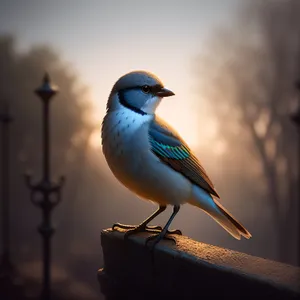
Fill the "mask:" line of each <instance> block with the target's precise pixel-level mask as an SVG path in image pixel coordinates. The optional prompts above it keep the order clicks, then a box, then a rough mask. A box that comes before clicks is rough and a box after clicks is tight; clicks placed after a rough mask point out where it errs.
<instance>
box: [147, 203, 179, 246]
mask: <svg viewBox="0 0 300 300" xmlns="http://www.w3.org/2000/svg"><path fill="white" fill-rule="evenodd" d="M179 210H180V205H174V208H173V213H172V215H171V217H170V219H169V220H168V222H167V224H166V225H165V227H164V228H163V230H162V231H161V232H160V233H159V234H156V235H153V236H150V237H148V238H147V240H146V245H147V244H148V243H149V242H150V241H152V245H151V246H150V248H151V250H153V249H154V247H155V245H156V244H157V243H158V242H159V241H160V240H162V239H163V238H164V237H165V235H166V234H167V233H168V228H169V226H170V224H171V223H172V221H173V219H174V218H175V216H176V215H177V213H178V212H179ZM167 238H168V239H171V240H173V241H175V243H176V240H175V238H172V237H167Z"/></svg>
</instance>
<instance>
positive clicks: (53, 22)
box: [0, 0, 240, 144]
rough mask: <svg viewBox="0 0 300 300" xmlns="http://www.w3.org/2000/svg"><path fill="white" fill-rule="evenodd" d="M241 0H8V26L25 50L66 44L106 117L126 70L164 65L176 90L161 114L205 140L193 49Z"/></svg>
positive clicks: (0, 12) (1, 7)
mask: <svg viewBox="0 0 300 300" xmlns="http://www.w3.org/2000/svg"><path fill="white" fill-rule="evenodd" d="M238 2H240V1H238V0H226V1H225V0H214V1H203V0H202V1H201V0H196V1H157V0H152V1H133V0H131V1H100V0H97V1H96V0H89V1H83V0H81V1H78V0H77V1H76V0H68V1H67V0H51V1H40V0H26V1H25V0H23V1H22V0H19V1H17V0H5V1H3V0H1V1H0V34H1V33H12V34H14V35H16V36H17V40H18V47H19V48H20V49H22V50H25V49H27V48H28V47H30V46H31V45H33V44H36V43H39V44H40V43H46V44H49V45H51V46H52V47H54V48H55V49H56V50H57V51H59V53H61V54H62V57H63V59H64V60H66V61H67V62H69V63H70V65H71V66H72V68H73V69H74V70H75V71H76V72H77V73H78V75H79V76H80V77H81V79H82V82H84V83H86V84H87V85H88V86H90V88H91V95H92V98H93V101H94V103H96V106H97V110H96V113H97V114H96V115H97V118H99V120H101V118H102V116H103V115H102V114H103V113H104V108H105V102H106V99H107V97H108V94H109V91H110V89H111V87H112V85H113V84H114V82H115V81H116V80H117V79H118V77H120V76H121V75H123V74H124V73H126V72H128V71H131V70H133V69H145V70H149V71H151V72H154V73H156V74H157V75H158V76H159V77H161V79H162V80H163V81H164V83H165V85H166V86H168V87H169V88H171V89H172V90H173V91H174V92H175V93H176V97H173V99H172V101H166V102H165V103H164V104H163V105H162V107H161V108H160V111H159V112H160V114H161V115H162V116H163V117H168V121H169V122H170V123H171V124H172V125H174V126H175V127H176V128H177V129H178V130H179V132H180V133H181V134H182V135H183V136H184V137H185V138H186V140H187V141H188V142H189V143H192V144H193V143H194V144H198V143H199V142H198V141H197V140H198V138H197V136H198V132H197V130H190V128H191V126H195V127H197V118H198V117H200V118H201V117H203V118H204V117H205V111H203V116H201V115H200V116H199V110H198V111H195V109H194V107H195V103H196V101H201V95H199V91H197V89H196V83H197V80H199V79H198V78H197V80H196V78H195V76H194V75H193V72H194V70H193V57H195V56H196V55H197V54H198V53H199V52H200V51H201V49H202V48H203V47H205V43H206V40H207V38H208V37H210V36H211V35H212V34H213V33H214V30H216V29H218V28H219V27H220V26H221V27H222V26H223V24H227V23H230V21H231V19H232V18H233V16H234V14H235V11H236V8H237V3H238ZM58 84H59V83H58ZM183 101H184V102H183ZM203 110H205V106H204V103H203ZM179 113H180V114H181V116H182V119H181V121H179V119H178V114H179ZM184 120H188V122H186V121H184ZM198 127H199V126H198ZM206 132H207V134H209V132H208V131H207V130H206ZM203 134H204V133H203ZM203 138H204V139H205V137H203Z"/></svg>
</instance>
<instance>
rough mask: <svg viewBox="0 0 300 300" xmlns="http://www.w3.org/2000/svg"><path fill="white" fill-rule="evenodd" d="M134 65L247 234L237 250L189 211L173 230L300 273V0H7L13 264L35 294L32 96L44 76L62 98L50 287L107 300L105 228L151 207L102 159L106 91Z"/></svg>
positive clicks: (3, 14) (0, 63) (4, 38)
mask: <svg viewBox="0 0 300 300" xmlns="http://www.w3.org/2000/svg"><path fill="white" fill-rule="evenodd" d="M136 69H143V70H148V71H151V72H153V73H155V74H157V75H158V76H159V77H160V78H161V79H162V80H163V82H164V83H165V85H166V86H167V87H169V88H170V89H172V90H173V91H174V92H175V94H176V96H175V97H172V99H166V100H165V101H164V102H163V103H162V104H161V106H160V107H159V109H158V114H159V115H160V116H162V117H163V118H165V120H166V121H167V122H169V123H170V124H171V125H172V126H174V127H175V128H176V129H177V130H178V131H179V133H180V134H181V135H182V136H183V137H184V139H185V140H186V141H187V142H188V143H189V145H190V146H191V148H192V149H193V150H194V152H195V153H196V155H197V156H198V157H199V159H200V161H201V162H202V164H203V165H204V167H205V168H206V170H207V172H208V174H209V175H210V177H211V178H212V181H213V182H214V184H215V186H216V189H217V191H218V192H219V194H220V195H221V198H222V199H221V202H222V204H224V206H225V207H227V208H228V209H229V210H230V211H231V212H232V214H233V215H234V216H235V217H236V218H237V219H238V220H240V221H241V222H242V223H243V224H244V225H245V226H246V228H247V229H249V231H250V232H251V233H252V235H253V237H252V239H250V240H241V241H237V240H235V239H233V238H232V237H231V236H230V235H228V234H227V233H226V232H225V231H224V230H223V229H222V228H221V227H220V226H219V225H218V224H216V223H215V222H214V221H213V220H211V219H210V218H209V217H208V216H207V215H206V214H204V213H203V212H201V211H200V210H197V209H195V208H194V207H191V206H188V205H185V206H183V208H182V210H181V212H180V214H179V215H178V216H177V217H176V219H175V221H174V222H173V224H172V227H174V228H180V229H181V230H182V231H183V233H184V234H185V235H187V236H189V237H191V238H193V239H195V240H198V241H202V242H205V243H209V244H213V245H217V246H220V247H225V248H229V249H233V250H237V251H241V252H245V253H248V254H251V255H255V256H260V257H264V258H268V259H272V260H276V261H280V262H285V263H288V264H292V265H299V260H298V253H299V251H300V249H299V242H298V237H299V226H298V224H299V186H300V183H299V168H300V162H299V156H300V154H299V153H300V150H299V123H298V125H297V122H294V121H293V120H292V116H293V114H295V113H296V112H297V109H298V106H299V103H300V90H299V89H297V87H296V82H297V81H299V80H300V2H299V1H298V0H286V1H283V0H282V1H279V0H277V1H276V0H273V1H258V0H254V1H252V0H251V1H250V0H248V1H247V0H243V1H241V0H226V1H221V0H215V1H208V0H207V1H205V0H197V1H167V0H166V1H158V0H153V1H151V2H149V1H148V2H146V1H133V0H130V1H120V0H119V1H96V0H90V1H75V0H73V1H71V0H69V1H68V0H64V1H58V0H52V1H38V0H27V1H17V0H2V1H0V113H1V110H3V109H4V106H5V103H8V104H9V108H10V113H11V115H12V116H13V119H14V120H13V122H11V130H10V131H11V134H10V140H11V151H10V153H11V160H10V178H11V196H10V204H9V205H10V209H11V213H10V224H11V257H12V261H13V263H14V265H15V266H16V267H17V270H18V272H19V274H20V276H21V278H22V279H23V280H24V282H25V283H26V284H27V286H32V288H31V290H32V292H31V293H32V295H35V293H38V289H39V288H40V286H39V284H40V282H41V270H42V262H41V253H42V250H41V237H40V236H39V234H38V232H37V226H38V225H39V224H40V223H41V212H40V210H39V209H37V208H36V207H35V206H34V205H32V203H31V202H30V199H29V194H30V192H29V190H28V188H27V187H26V185H25V183H24V178H23V177H22V174H23V173H24V172H25V171H27V170H32V171H33V173H34V177H35V178H40V176H41V162H42V155H43V153H42V148H41V142H42V140H41V139H42V135H41V126H42V111H41V101H40V100H39V99H38V97H36V95H34V93H33V90H34V89H35V88H37V87H38V86H39V85H40V84H41V80H42V77H43V76H44V73H45V71H48V72H49V74H50V76H51V79H52V81H53V82H54V83H55V84H56V85H58V87H59V90H60V91H59V93H58V95H57V96H55V97H54V98H53V101H52V103H51V150H52V154H51V155H52V156H51V165H52V175H51V176H52V177H53V178H57V177H58V176H60V175H65V176H66V184H65V186H64V188H63V193H62V197H63V198H62V202H61V203H60V204H59V205H58V206H57V207H56V208H55V210H54V211H53V223H54V225H55V228H56V232H55V235H54V236H53V240H52V242H53V243H52V244H53V263H52V270H53V274H52V278H53V289H54V291H55V293H56V295H57V297H58V296H59V297H65V298H66V299H73V298H74V299H86V300H94V299H101V295H100V291H99V286H98V283H97V278H96V274H97V270H98V268H100V267H102V266H103V264H102V251H101V245H100V232H101V229H103V228H107V227H110V226H111V225H112V224H113V223H115V222H121V223H125V224H126V223H128V224H138V223H139V222H141V221H142V220H144V219H145V218H146V217H147V216H148V215H150V213H152V212H153V211H154V210H155V209H156V207H155V206H154V205H153V204H151V203H147V202H143V201H139V200H138V199H137V197H135V196H134V195H133V194H132V193H131V192H129V191H128V190H126V189H125V188H124V187H123V186H122V185H121V184H120V183H118V182H117V181H116V179H115V178H114V177H113V175H112V174H111V172H110V171H109V169H108V167H107V165H106V162H105V160H104V157H103V155H102V151H101V138H100V126H101V121H102V118H103V116H104V114H105V106H106V101H107V98H108V95H109V92H110V89H111V88H112V86H113V84H114V83H115V81H116V80H117V79H118V78H119V77H120V76H122V75H123V74H125V73H127V72H129V71H132V70H136ZM299 88H300V84H299ZM297 126H298V127H297ZM2 163H3V162H2ZM0 188H1V189H3V186H0ZM1 200H2V201H3V199H1ZM170 213H171V209H168V210H167V211H166V212H165V213H164V214H163V215H162V216H160V217H158V218H157V219H156V220H155V222H154V223H155V224H160V225H163V224H164V223H165V222H166V221H167V219H168V217H169V215H170ZM1 240H2V239H0V241H1ZM0 243H1V242H0ZM0 246H1V244H0ZM72 297H73V298H72Z"/></svg>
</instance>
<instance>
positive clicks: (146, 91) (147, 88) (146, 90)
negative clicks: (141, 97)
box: [142, 85, 151, 94]
mask: <svg viewBox="0 0 300 300" xmlns="http://www.w3.org/2000/svg"><path fill="white" fill-rule="evenodd" d="M150 90H151V88H150V86H149V85H143V86H142V91H143V92H144V93H145V94H148V93H150Z"/></svg>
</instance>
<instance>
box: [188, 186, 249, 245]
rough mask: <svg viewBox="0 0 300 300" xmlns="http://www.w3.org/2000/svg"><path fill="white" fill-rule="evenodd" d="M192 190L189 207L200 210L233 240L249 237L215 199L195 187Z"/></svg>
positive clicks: (246, 231) (244, 229)
mask: <svg viewBox="0 0 300 300" xmlns="http://www.w3.org/2000/svg"><path fill="white" fill-rule="evenodd" d="M193 189H194V193H193V197H192V199H191V200H190V201H189V203H190V204H191V205H194V206H197V207H199V208H201V209H202V210H203V211H204V212H206V213H207V214H208V215H209V216H211V217H212V218H213V219H214V220H215V221H216V222H217V223H219V224H220V225H221V226H222V227H223V228H224V229H225V230H226V231H227V232H229V233H230V234H231V235H232V236H233V237H234V238H236V239H238V240H240V239H241V236H244V237H245V238H246V239H249V238H250V237H251V234H250V232H249V231H248V230H247V229H246V228H245V227H244V226H243V225H242V224H241V223H240V222H239V221H237V220H236V219H235V218H234V217H233V216H232V215H231V214H230V213H229V212H228V211H227V210H226V209H225V208H224V207H223V206H222V205H221V204H220V203H219V202H218V201H217V200H216V199H213V198H212V197H211V196H210V195H209V194H208V193H206V192H205V191H204V190H202V189H201V188H199V187H197V186H194V187H193Z"/></svg>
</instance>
